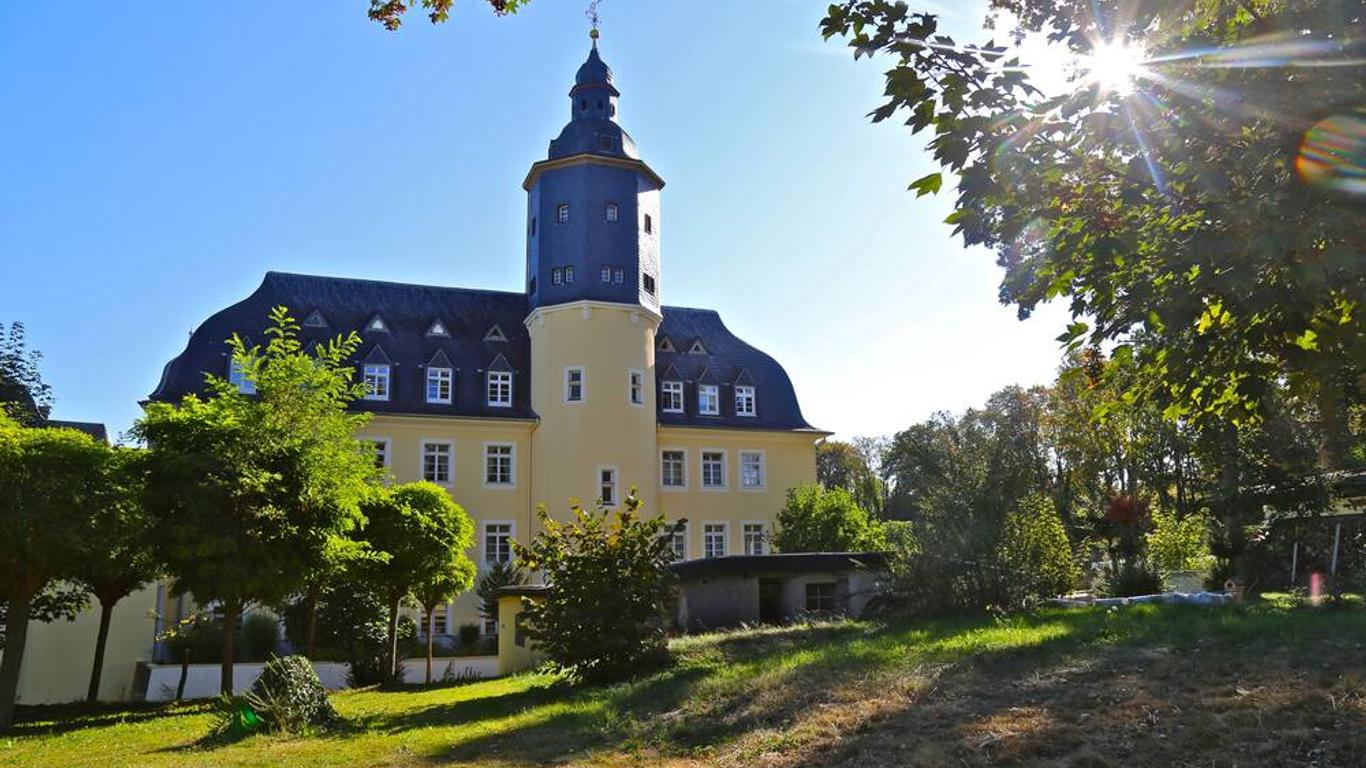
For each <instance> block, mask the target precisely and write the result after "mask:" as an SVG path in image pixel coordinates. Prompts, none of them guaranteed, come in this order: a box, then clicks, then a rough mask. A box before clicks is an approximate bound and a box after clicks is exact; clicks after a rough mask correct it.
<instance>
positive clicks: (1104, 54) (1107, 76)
mask: <svg viewBox="0 0 1366 768" xmlns="http://www.w3.org/2000/svg"><path fill="white" fill-rule="evenodd" d="M1081 69H1082V72H1083V73H1085V80H1086V82H1087V83H1088V84H1091V83H1094V84H1095V85H1097V86H1098V87H1099V88H1100V91H1101V93H1109V92H1115V93H1118V94H1120V95H1121V96H1127V95H1128V94H1130V93H1132V92H1133V90H1134V84H1135V83H1136V82H1137V81H1138V79H1139V78H1141V77H1143V76H1144V74H1145V73H1146V56H1145V52H1144V50H1143V49H1142V48H1141V47H1139V46H1134V45H1126V44H1125V43H1123V42H1113V43H1101V44H1099V45H1097V46H1096V47H1095V49H1094V50H1093V51H1092V52H1091V54H1090V55H1088V56H1085V57H1083V58H1082V60H1081Z"/></svg>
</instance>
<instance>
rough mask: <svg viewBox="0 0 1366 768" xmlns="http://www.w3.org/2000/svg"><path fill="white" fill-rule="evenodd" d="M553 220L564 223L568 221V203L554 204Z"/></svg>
mask: <svg viewBox="0 0 1366 768" xmlns="http://www.w3.org/2000/svg"><path fill="white" fill-rule="evenodd" d="M555 221H557V222H559V223H560V224H564V223H566V222H568V221H569V203H560V204H559V205H557V206H555Z"/></svg>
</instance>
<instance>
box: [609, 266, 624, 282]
mask: <svg viewBox="0 0 1366 768" xmlns="http://www.w3.org/2000/svg"><path fill="white" fill-rule="evenodd" d="M612 282H613V283H615V284H617V285H621V284H622V283H624V282H626V270H624V269H622V268H621V267H617V268H615V269H613V270H612Z"/></svg>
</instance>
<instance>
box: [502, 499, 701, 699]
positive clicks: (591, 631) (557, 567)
mask: <svg viewBox="0 0 1366 768" xmlns="http://www.w3.org/2000/svg"><path fill="white" fill-rule="evenodd" d="M640 507H641V502H640V499H639V498H638V497H637V496H636V494H635V489H634V488H633V489H631V493H630V494H628V495H627V497H626V498H625V499H623V500H622V503H621V504H620V505H619V506H617V507H605V506H602V505H601V504H599V505H598V507H597V508H596V509H592V510H587V509H584V508H583V507H581V506H579V505H578V504H575V505H574V506H573V507H572V510H573V513H574V517H573V519H572V520H570V521H568V522H559V521H557V520H555V519H553V518H551V516H550V513H549V512H547V511H546V508H545V507H544V506H542V507H541V508H540V509H538V510H537V515H538V516H539V517H540V520H541V525H542V529H543V530H542V532H541V533H539V534H537V536H536V538H535V539H533V540H532V541H531V543H530V544H528V545H526V546H522V545H521V544H520V543H515V544H514V547H515V548H516V551H517V558H518V560H519V562H520V565H521V567H523V568H525V569H527V570H528V571H540V572H541V573H542V574H544V577H545V583H546V586H547V588H548V593H547V595H546V597H545V599H543V600H537V601H533V602H531V603H530V604H529V605H528V606H527V608H526V611H525V613H524V614H523V615H524V616H525V617H526V633H527V636H528V637H529V638H531V640H533V641H534V642H536V643H537V646H538V647H539V648H540V649H542V650H544V651H545V653H546V655H547V656H549V658H550V659H551V660H552V661H554V662H555V663H557V664H559V665H560V666H561V667H562V668H565V669H568V670H572V671H573V672H574V673H575V674H576V675H578V676H580V677H582V678H583V679H586V680H610V679H614V678H617V677H620V676H623V675H626V674H629V673H631V672H633V671H636V670H639V669H641V668H643V667H646V666H649V665H652V664H656V663H662V662H663V661H664V660H665V659H667V657H668V646H667V637H666V634H665V628H666V618H665V606H666V604H667V602H668V599H669V596H670V594H671V592H672V588H673V574H672V573H671V572H670V571H669V568H668V566H669V563H671V562H672V561H673V548H672V545H671V543H670V536H669V535H668V534H671V533H672V532H673V531H675V530H680V529H681V527H682V526H683V525H684V524H685V522H684V521H679V522H676V523H669V522H667V521H666V520H665V519H664V517H663V516H662V515H660V516H658V517H653V518H646V517H642V516H641V514H640Z"/></svg>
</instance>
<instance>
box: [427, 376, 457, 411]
mask: <svg viewBox="0 0 1366 768" xmlns="http://www.w3.org/2000/svg"><path fill="white" fill-rule="evenodd" d="M454 381H455V371H453V370H451V369H450V368H428V369H427V402H429V403H440V404H443V405H450V403H451V394H452V387H451V384H452V382H454Z"/></svg>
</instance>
